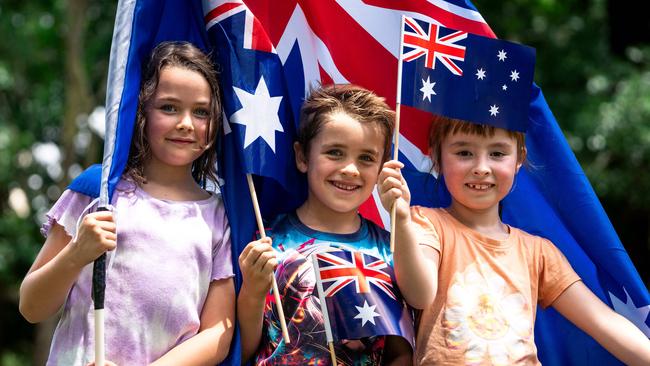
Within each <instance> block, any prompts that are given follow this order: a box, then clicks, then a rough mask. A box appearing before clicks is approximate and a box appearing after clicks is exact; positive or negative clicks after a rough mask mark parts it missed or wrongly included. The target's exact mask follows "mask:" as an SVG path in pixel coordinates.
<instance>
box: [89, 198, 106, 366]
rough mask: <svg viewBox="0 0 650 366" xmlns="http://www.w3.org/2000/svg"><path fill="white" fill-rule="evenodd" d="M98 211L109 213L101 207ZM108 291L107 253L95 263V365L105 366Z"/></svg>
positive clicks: (93, 294)
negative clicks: (105, 305) (105, 316)
mask: <svg viewBox="0 0 650 366" xmlns="http://www.w3.org/2000/svg"><path fill="white" fill-rule="evenodd" d="M97 211H108V208H106V207H99V208H98V209H97ZM105 290H106V253H103V254H102V255H100V256H99V257H98V258H97V259H95V262H94V263H93V288H92V296H93V303H94V305H95V314H94V315H95V365H102V366H103V365H104V364H105V363H106V362H105V355H104V354H105V352H104V291H105Z"/></svg>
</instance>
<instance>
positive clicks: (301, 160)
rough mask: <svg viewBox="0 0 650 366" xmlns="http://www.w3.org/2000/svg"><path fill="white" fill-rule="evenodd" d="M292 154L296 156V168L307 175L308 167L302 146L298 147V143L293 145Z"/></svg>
mask: <svg viewBox="0 0 650 366" xmlns="http://www.w3.org/2000/svg"><path fill="white" fill-rule="evenodd" d="M293 152H294V154H296V167H297V168H298V170H300V171H301V172H302V173H307V167H308V164H307V157H306V156H305V153H304V152H303V148H302V145H300V143H299V142H298V141H296V142H294V143H293Z"/></svg>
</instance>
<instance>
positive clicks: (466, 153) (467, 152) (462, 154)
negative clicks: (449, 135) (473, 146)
mask: <svg viewBox="0 0 650 366" xmlns="http://www.w3.org/2000/svg"><path fill="white" fill-rule="evenodd" d="M456 155H458V156H462V157H468V156H472V153H471V152H469V151H467V150H463V151H458V152H457V153H456Z"/></svg>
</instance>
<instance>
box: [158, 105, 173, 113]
mask: <svg viewBox="0 0 650 366" xmlns="http://www.w3.org/2000/svg"><path fill="white" fill-rule="evenodd" d="M160 110H161V111H163V112H167V113H173V112H176V107H175V106H173V105H171V104H163V105H161V106H160Z"/></svg>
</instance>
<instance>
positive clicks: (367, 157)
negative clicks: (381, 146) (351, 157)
mask: <svg viewBox="0 0 650 366" xmlns="http://www.w3.org/2000/svg"><path fill="white" fill-rule="evenodd" d="M359 160H361V161H365V162H368V163H374V162H375V157H374V156H372V155H369V154H364V155H361V156H360V157H359Z"/></svg>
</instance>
